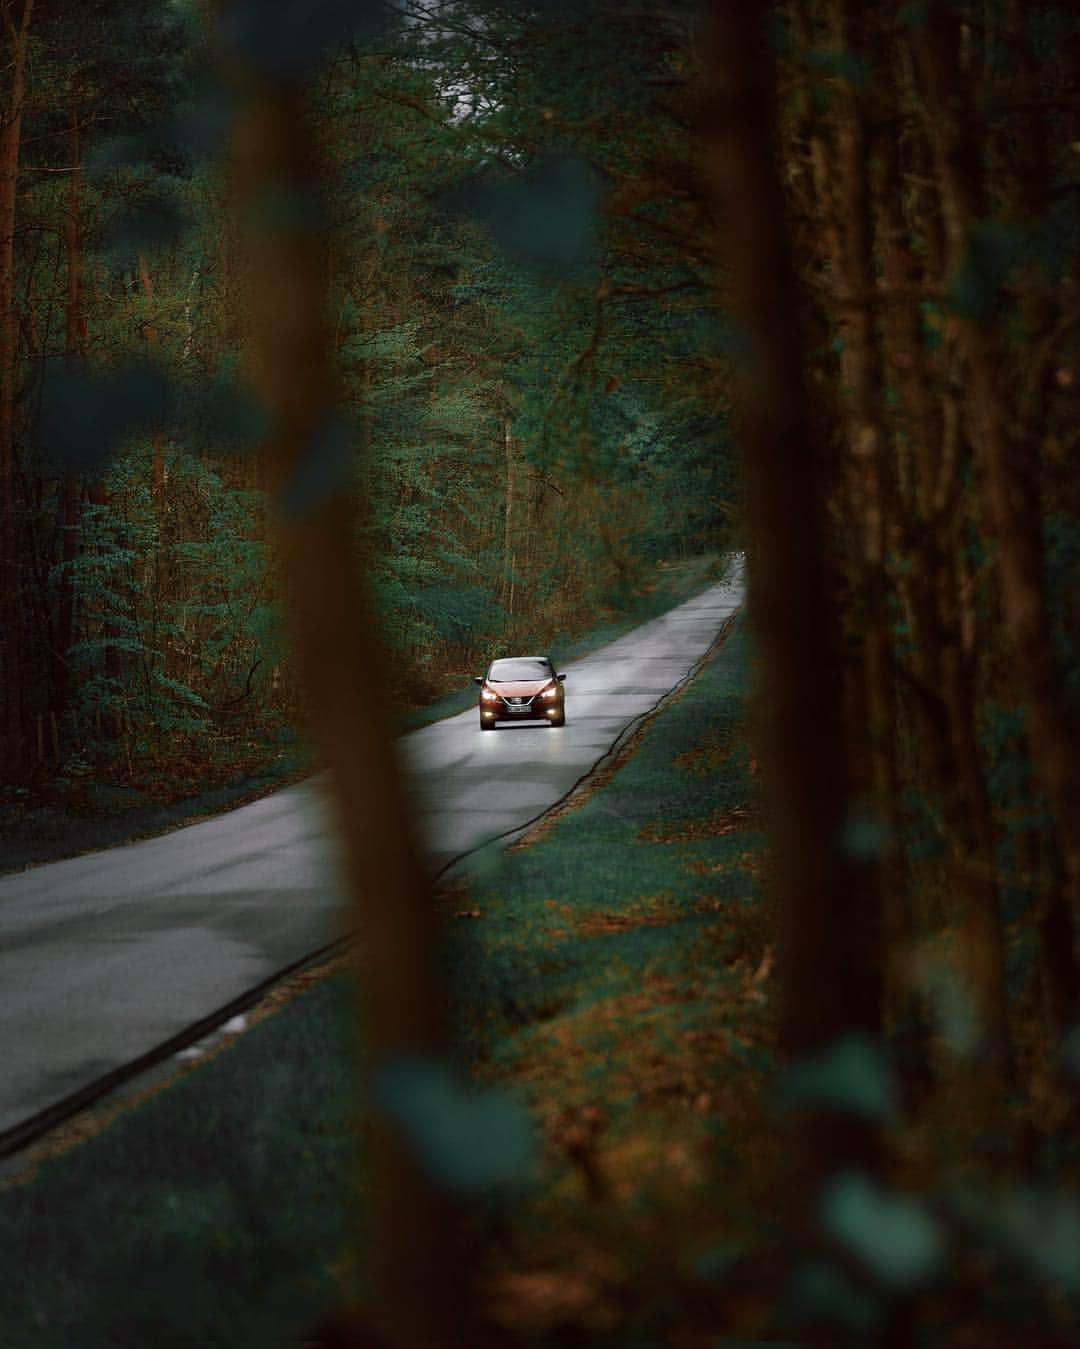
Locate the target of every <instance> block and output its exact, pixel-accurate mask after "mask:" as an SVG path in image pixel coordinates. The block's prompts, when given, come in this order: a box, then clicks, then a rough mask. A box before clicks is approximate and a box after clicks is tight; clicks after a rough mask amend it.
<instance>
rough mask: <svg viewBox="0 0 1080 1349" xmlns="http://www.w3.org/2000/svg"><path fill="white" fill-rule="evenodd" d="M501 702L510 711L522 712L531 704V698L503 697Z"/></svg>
mask: <svg viewBox="0 0 1080 1349" xmlns="http://www.w3.org/2000/svg"><path fill="white" fill-rule="evenodd" d="M503 703H504V704H505V705H506V706H507V707H508V708H509V709H510V711H511V712H524V711H525V709H526V708H528V707H531V706H532V698H503Z"/></svg>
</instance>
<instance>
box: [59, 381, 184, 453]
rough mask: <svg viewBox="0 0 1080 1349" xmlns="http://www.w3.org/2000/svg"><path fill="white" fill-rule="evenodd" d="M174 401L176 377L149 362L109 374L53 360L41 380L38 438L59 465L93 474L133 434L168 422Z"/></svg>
mask: <svg viewBox="0 0 1080 1349" xmlns="http://www.w3.org/2000/svg"><path fill="white" fill-rule="evenodd" d="M173 401H174V400H173V386H172V383H171V381H170V380H169V379H168V377H167V376H166V375H165V374H164V373H163V372H162V371H161V370H159V369H158V368H157V367H156V366H154V365H152V364H150V363H149V362H146V361H140V362H132V363H130V364H128V365H126V366H122V367H119V368H116V369H113V370H111V371H108V372H90V371H87V370H86V369H85V368H82V367H77V366H69V365H66V364H64V363H60V362H58V363H55V364H50V365H47V366H46V368H45V371H44V373H43V375H42V379H41V404H40V407H41V410H40V414H39V417H38V428H37V429H38V440H39V443H40V444H41V447H42V449H43V450H44V452H45V453H46V455H47V456H48V457H49V458H51V459H52V460H53V461H54V463H56V464H57V465H58V466H62V467H64V468H68V469H71V470H72V471H74V472H76V473H90V474H92V473H94V472H96V471H97V470H98V469H99V468H100V467H101V466H102V465H103V464H104V463H105V462H106V461H107V460H108V459H109V457H110V456H111V455H112V454H113V453H114V452H115V451H116V450H117V448H118V447H119V446H120V444H121V442H122V441H123V440H124V439H125V437H127V436H128V435H130V434H131V433H132V432H135V431H138V430H141V429H144V428H146V427H148V426H153V425H155V424H161V423H163V422H165V421H166V420H168V419H169V417H170V416H171V415H172V407H173Z"/></svg>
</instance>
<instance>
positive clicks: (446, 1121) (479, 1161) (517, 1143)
mask: <svg viewBox="0 0 1080 1349" xmlns="http://www.w3.org/2000/svg"><path fill="white" fill-rule="evenodd" d="M375 1097H376V1101H377V1104H378V1105H379V1107H380V1109H382V1110H383V1111H385V1112H386V1114H387V1115H389V1117H390V1118H391V1119H392V1120H394V1122H395V1123H396V1124H397V1125H398V1127H399V1128H400V1129H401V1131H402V1133H403V1134H404V1136H405V1137H406V1138H407V1139H408V1140H409V1142H410V1143H411V1145H412V1147H413V1149H414V1150H415V1152H416V1154H417V1155H418V1156H419V1157H420V1158H421V1160H422V1161H423V1163H424V1165H425V1166H426V1167H427V1169H428V1171H429V1172H430V1173H431V1175H432V1176H433V1177H434V1178H435V1179H436V1180H437V1181H438V1182H439V1183H440V1184H441V1185H444V1186H446V1187H447V1188H449V1189H452V1190H459V1191H465V1192H468V1191H475V1190H484V1189H487V1188H489V1187H490V1186H492V1185H498V1184H504V1183H506V1182H508V1181H513V1180H519V1179H521V1178H522V1177H523V1176H524V1175H526V1174H527V1173H528V1171H529V1170H530V1168H531V1166H532V1163H533V1152H534V1147H533V1137H532V1132H533V1131H532V1123H531V1121H530V1119H529V1116H528V1114H527V1113H526V1111H525V1110H524V1109H523V1107H522V1106H521V1105H520V1104H519V1103H518V1102H517V1101H516V1100H515V1099H514V1098H513V1097H512V1096H511V1095H510V1094H509V1093H508V1092H506V1091H504V1090H501V1089H491V1088H488V1089H484V1090H478V1089H477V1088H476V1087H474V1086H466V1085H465V1084H463V1083H461V1082H459V1081H458V1079H457V1077H456V1076H455V1074H454V1073H453V1072H452V1071H451V1069H450V1068H449V1067H447V1065H445V1064H441V1063H434V1062H431V1061H429V1060H426V1059H420V1058H398V1059H394V1060H391V1061H389V1062H387V1063H385V1064H383V1065H382V1067H381V1068H380V1069H379V1070H378V1071H377V1073H376V1075H375Z"/></svg>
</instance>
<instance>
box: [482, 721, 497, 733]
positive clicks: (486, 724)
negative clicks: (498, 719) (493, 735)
mask: <svg viewBox="0 0 1080 1349" xmlns="http://www.w3.org/2000/svg"><path fill="white" fill-rule="evenodd" d="M480 729H481V730H482V731H493V730H494V729H495V723H494V722H493V721H482V722H481V723H480Z"/></svg>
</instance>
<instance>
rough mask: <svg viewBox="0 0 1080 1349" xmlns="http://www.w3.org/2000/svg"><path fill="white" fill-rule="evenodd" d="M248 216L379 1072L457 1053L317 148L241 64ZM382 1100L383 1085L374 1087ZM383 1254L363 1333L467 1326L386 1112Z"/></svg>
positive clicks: (448, 1263) (425, 1200)
mask: <svg viewBox="0 0 1080 1349" xmlns="http://www.w3.org/2000/svg"><path fill="white" fill-rule="evenodd" d="M235 64H236V63H235V62H234V66H233V68H232V69H231V70H230V71H229V73H230V74H231V75H232V76H233V78H234V83H235V84H236V87H237V90H238V92H239V94H240V98H241V106H240V109H239V112H238V115H237V119H236V123H235V129H234V133H233V141H232V181H233V188H234V194H235V201H234V210H235V212H236V217H237V219H238V221H239V223H240V229H241V236H242V245H243V268H244V283H245V286H244V289H245V302H246V306H247V317H248V344H249V345H248V350H249V352H250V360H251V371H252V376H253V384H254V388H255V390H256V392H257V393H258V396H259V398H260V400H261V401H262V404H263V406H264V407H265V408H266V410H267V411H268V412H269V414H270V417H271V425H272V433H271V439H270V441H269V443H268V444H267V446H266V462H267V478H268V487H269V490H270V493H271V499H272V502H273V509H274V518H275V522H276V533H277V544H278V549H279V557H280V566H281V573H282V577H283V587H284V595H285V605H286V614H287V621H288V623H289V625H290V629H291V634H292V644H293V647H294V651H295V658H296V661H297V664H298V667H299V670H300V674H301V678H302V680H303V684H304V687H305V689H306V693H307V696H308V699H309V706H310V728H311V733H312V737H313V739H314V742H315V744H316V747H317V749H318V751H319V754H320V757H321V759H322V761H323V762H325V763H326V764H328V765H329V767H330V772H331V779H332V784H333V793H334V797H335V800H336V807H337V815H338V820H339V826H340V830H341V835H342V837H343V839H344V841H345V845H346V854H347V872H348V886H349V892H350V904H351V912H350V913H349V914H348V915H347V924H348V927H349V929H350V930H354V931H358V932H360V933H362V935H363V951H364V953H365V954H364V957H363V959H362V984H363V1021H364V1025H363V1031H362V1041H363V1044H364V1057H365V1067H366V1069H367V1073H368V1075H369V1077H370V1073H371V1071H372V1070H373V1069H374V1070H376V1071H377V1070H378V1069H379V1068H381V1067H382V1066H383V1065H385V1064H386V1063H388V1062H393V1060H394V1059H395V1058H396V1057H398V1056H409V1055H419V1056H427V1057H431V1056H434V1055H438V1054H440V1053H441V1052H444V1051H445V1049H446V1039H445V1034H446V1027H445V1022H444V1014H445V1007H444V1001H443V997H442V993H441V979H440V975H439V965H438V959H437V949H436V945H437V942H436V918H435V913H434V909H433V906H432V903H431V897H430V893H429V888H428V885H427V883H426V881H425V878H424V875H423V872H422V870H421V867H420V864H419V862H418V859H417V854H416V852H415V850H414V848H413V846H412V838H411V829H410V824H409V821H410V819H411V815H412V812H411V810H410V807H409V803H408V801H407V800H406V799H405V796H404V793H403V790H402V784H401V780H400V777H399V773H398V767H397V763H396V759H395V753H394V745H393V739H392V734H391V730H390V721H389V709H388V708H387V705H386V696H385V690H386V687H387V683H386V679H385V672H384V669H383V658H382V653H381V650H380V646H379V642H378V639H377V637H376V634H375V629H374V623H373V619H372V614H371V605H370V595H369V593H368V590H367V586H366V583H365V581H364V578H363V577H362V576H360V575H359V574H358V562H357V559H356V555H355V547H354V537H355V536H354V510H353V505H352V501H353V493H352V475H351V472H350V467H349V466H350V458H349V455H348V453H347V448H348V447H347V446H344V445H342V444H341V443H340V438H341V437H342V436H344V435H345V434H347V432H346V428H345V425H344V423H343V422H342V421H341V420H340V419H339V413H338V408H337V399H336V389H335V381H334V376H333V370H334V362H333V359H332V354H331V350H330V345H329V338H328V328H327V318H326V312H325V308H326V295H325V276H326V268H325V257H324V247H323V235H322V232H321V226H322V223H323V222H322V220H321V217H320V211H319V203H320V201H321V200H322V197H321V186H322V185H321V182H320V176H319V153H318V149H317V146H316V144H315V142H314V140H313V138H312V136H311V134H310V132H309V130H308V123H307V109H306V107H305V100H304V95H303V89H302V86H301V85H300V83H299V81H294V80H289V79H276V80H275V79H273V78H271V77H270V76H268V75H265V74H261V73H260V72H259V71H257V70H256V69H254V68H248V69H236V68H235ZM366 1095H367V1096H368V1097H369V1096H370V1092H369V1091H368V1092H366ZM365 1147H366V1149H367V1151H368V1153H369V1155H368V1156H367V1157H366V1158H365V1162H364V1166H365V1174H366V1180H367V1187H366V1188H367V1190H368V1192H369V1193H370V1195H371V1209H370V1212H371V1223H370V1231H369V1232H368V1233H367V1234H366V1236H365V1240H364V1243H363V1249H364V1255H365V1258H366V1259H368V1260H369V1262H370V1266H371V1267H370V1269H369V1272H368V1276H367V1280H366V1281H367V1283H368V1288H369V1292H368V1295H367V1307H366V1311H365V1313H364V1317H365V1321H364V1325H363V1326H360V1325H357V1326H355V1327H352V1328H346V1330H345V1331H344V1332H343V1333H344V1334H345V1336H346V1338H347V1339H348V1340H349V1342H350V1343H351V1342H353V1340H354V1338H355V1337H359V1339H358V1341H357V1342H362V1343H371V1344H375V1343H379V1342H381V1340H384V1341H385V1343H387V1344H392V1345H418V1344H426V1343H433V1342H437V1341H438V1340H439V1339H440V1338H442V1337H448V1338H450V1339H451V1340H453V1339H455V1338H456V1335H455V1333H454V1328H455V1325H456V1324H457V1322H458V1317H459V1315H460V1309H461V1306H462V1291H461V1290H462V1287H463V1285H462V1283H461V1281H460V1279H459V1277H458V1271H457V1258H456V1257H457V1251H458V1247H457V1243H456V1242H455V1241H454V1240H453V1238H452V1235H451V1227H450V1222H449V1217H448V1209H447V1206H446V1203H445V1201H444V1199H443V1198H442V1196H441V1195H440V1194H438V1193H437V1192H436V1191H435V1189H434V1187H433V1186H431V1185H430V1184H429V1183H428V1182H427V1180H426V1179H425V1178H424V1176H423V1175H422V1174H421V1172H420V1169H419V1168H418V1166H417V1164H416V1163H415V1161H414V1160H413V1159H412V1158H411V1157H410V1156H409V1155H408V1154H407V1152H406V1149H405V1146H404V1144H403V1142H402V1141H401V1140H400V1139H399V1138H398V1137H396V1136H395V1133H394V1131H393V1130H392V1129H391V1127H390V1126H389V1125H387V1124H385V1123H379V1122H378V1121H376V1122H374V1123H373V1124H372V1125H371V1128H370V1130H369V1131H367V1132H365Z"/></svg>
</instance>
